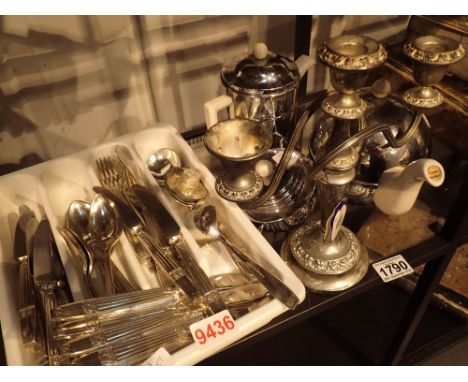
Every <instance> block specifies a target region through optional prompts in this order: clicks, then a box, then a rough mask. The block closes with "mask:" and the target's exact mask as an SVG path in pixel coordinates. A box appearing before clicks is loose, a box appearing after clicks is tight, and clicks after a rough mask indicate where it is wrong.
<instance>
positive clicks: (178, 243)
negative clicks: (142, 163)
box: [132, 184, 226, 313]
mask: <svg viewBox="0 0 468 382" xmlns="http://www.w3.org/2000/svg"><path fill="white" fill-rule="evenodd" d="M132 190H133V191H134V192H135V194H136V195H137V196H138V198H139V199H140V201H141V203H142V205H143V206H144V207H145V208H146V209H147V210H148V211H149V212H150V213H151V215H152V216H153V218H154V219H155V220H156V219H157V225H158V227H159V232H160V233H161V235H162V236H164V240H165V241H166V242H167V245H168V246H169V247H170V248H171V249H172V251H173V252H174V254H175V256H176V258H177V259H178V260H179V261H180V262H181V263H182V264H184V268H185V269H186V271H187V272H188V273H189V275H190V277H191V279H192V280H193V282H194V283H195V286H196V287H197V288H198V290H199V291H200V292H201V294H202V296H203V297H204V299H205V302H206V303H207V304H208V306H209V308H210V309H211V310H212V312H213V313H217V312H220V311H222V310H225V309H226V305H225V304H224V301H223V299H222V298H221V296H220V295H219V292H218V291H217V290H216V288H214V287H213V285H212V284H211V282H210V279H209V278H208V276H207V275H206V273H205V272H204V270H203V269H202V268H201V267H200V265H199V264H198V263H197V262H196V260H195V259H194V258H193V254H192V253H191V252H190V249H189V248H188V246H187V244H186V243H185V240H184V238H183V236H182V234H181V232H180V227H179V224H178V223H177V222H176V221H175V219H174V218H173V217H172V215H171V214H170V213H169V212H168V211H167V209H166V208H165V207H164V206H163V205H162V203H161V202H160V201H159V199H158V198H157V197H156V196H155V195H154V194H153V193H152V192H151V191H149V190H148V189H147V188H145V187H143V186H140V185H138V184H135V185H133V186H132ZM160 222H161V223H160Z"/></svg>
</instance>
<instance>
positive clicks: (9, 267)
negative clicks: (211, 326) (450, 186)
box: [0, 124, 305, 365]
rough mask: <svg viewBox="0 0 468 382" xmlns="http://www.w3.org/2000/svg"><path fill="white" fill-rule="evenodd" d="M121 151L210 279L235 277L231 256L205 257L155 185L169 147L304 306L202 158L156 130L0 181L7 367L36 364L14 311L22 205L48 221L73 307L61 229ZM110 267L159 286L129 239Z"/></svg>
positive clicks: (76, 282)
mask: <svg viewBox="0 0 468 382" xmlns="http://www.w3.org/2000/svg"><path fill="white" fill-rule="evenodd" d="M116 144H121V145H125V146H126V147H127V148H128V149H129V150H130V151H131V153H132V154H133V156H134V159H135V162H136V163H137V165H138V166H139V167H140V169H141V170H142V172H143V173H144V174H145V177H146V180H147V184H148V185H150V187H151V188H152V189H153V190H154V192H155V193H156V195H157V196H158V197H159V199H160V200H161V202H162V203H163V204H164V205H165V206H166V208H167V209H168V211H169V212H170V213H171V214H172V216H173V217H174V218H175V219H176V221H177V222H178V223H179V225H180V227H181V232H182V234H183V236H184V238H185V240H186V242H187V244H188V246H189V247H190V249H191V250H192V252H193V253H194V255H195V257H196V258H197V260H198V262H199V264H200V265H201V266H202V268H203V269H204V270H205V272H206V273H207V274H208V276H212V275H216V274H221V273H227V272H232V271H234V270H235V266H234V263H233V262H232V260H231V259H230V258H229V257H228V256H222V255H221V256H217V257H214V256H211V255H210V256H207V254H206V252H202V250H201V248H200V246H199V244H198V243H197V240H198V239H199V237H197V235H198V234H197V232H196V230H195V229H192V227H191V226H190V224H188V223H187V222H188V221H189V219H188V216H189V213H190V210H189V208H188V207H186V206H183V205H181V204H179V203H177V202H176V201H175V200H174V199H173V198H172V197H171V196H170V195H169V194H168V193H167V191H166V190H164V189H163V188H161V187H160V186H159V185H158V184H157V182H156V181H155V180H154V179H153V177H152V175H151V173H150V172H149V170H148V169H147V168H146V165H145V162H146V159H147V158H148V157H149V156H150V154H152V153H154V152H155V151H156V150H158V149H160V148H164V147H169V148H172V149H173V150H175V151H176V152H177V153H178V154H179V155H180V156H181V159H182V163H183V165H184V166H185V167H190V168H193V169H197V170H198V171H200V173H201V174H202V180H203V184H204V185H205V186H206V188H207V189H208V193H209V200H210V203H212V204H214V205H215V206H216V209H217V213H218V217H219V220H220V221H222V222H223V223H224V225H225V226H226V227H228V228H229V230H230V232H232V233H233V234H235V237H236V240H238V241H239V242H241V243H242V245H243V246H244V248H246V249H247V251H249V252H250V253H251V254H252V256H253V257H255V258H256V259H257V261H258V262H259V263H260V264H262V265H263V266H265V267H266V268H268V269H270V270H274V272H275V273H276V274H278V275H280V276H281V278H282V280H283V281H284V282H285V284H286V285H288V286H289V288H290V289H291V290H292V291H293V292H294V293H295V294H296V295H297V296H298V298H299V300H300V301H303V300H304V298H305V289H304V286H303V284H302V283H301V282H300V281H299V279H298V278H297V277H296V276H295V275H294V274H293V272H292V271H291V270H290V269H289V268H288V267H287V266H286V264H285V263H284V262H283V261H282V260H281V258H280V256H279V255H278V254H277V253H276V252H275V251H274V249H273V248H272V247H271V246H270V245H269V243H268V242H267V241H266V240H265V238H264V237H263V236H262V235H261V234H260V233H259V231H258V230H257V229H256V228H255V226H254V225H253V224H252V223H251V222H250V220H249V219H248V217H247V216H246V215H245V214H244V212H243V211H242V210H241V209H240V208H239V207H238V206H237V205H236V204H234V203H231V202H227V201H225V200H224V199H222V198H220V197H219V196H218V195H217V194H216V191H215V188H214V183H215V179H214V177H213V175H212V173H211V172H210V171H209V170H208V168H207V167H206V166H205V165H203V164H202V162H201V161H200V160H199V159H198V158H197V156H196V155H195V153H194V152H193V150H192V149H191V148H190V146H189V145H188V144H187V143H186V142H185V141H184V139H183V138H182V137H181V136H180V134H179V133H178V132H177V130H176V129H175V128H174V127H172V126H170V125H167V124H158V125H155V126H154V127H151V128H149V129H145V130H141V131H139V132H137V133H132V134H128V135H124V136H121V137H119V138H118V139H116V140H113V141H111V142H108V143H105V144H102V145H100V146H97V147H94V148H90V149H86V150H83V151H80V152H78V153H75V154H73V155H69V156H66V157H61V158H57V159H54V160H50V161H47V162H44V163H41V164H39V165H36V166H33V167H30V168H27V169H24V170H20V171H17V172H14V173H11V174H8V175H5V176H2V177H0V235H1V242H0V305H1V309H0V320H1V328H2V334H3V340H4V345H5V353H6V358H7V363H8V365H32V364H33V358H32V354H31V353H30V352H29V351H27V350H26V349H25V348H24V347H23V344H22V340H21V333H20V320H19V315H18V308H17V305H18V291H17V285H18V280H17V279H18V271H17V266H16V261H15V259H14V254H13V241H14V230H15V225H16V222H17V219H18V216H17V214H18V210H19V206H21V205H22V204H26V205H27V206H29V207H30V208H31V209H32V210H33V211H34V212H35V214H36V217H37V218H38V220H40V219H41V218H48V219H49V221H50V224H51V227H52V230H53V234H54V238H55V240H56V242H57V247H58V249H59V252H60V256H61V259H62V263H63V265H64V267H65V270H66V273H67V278H68V282H69V285H70V288H71V291H72V294H73V296H74V298H75V300H81V299H83V296H84V295H83V293H82V291H83V285H82V277H81V275H80V274H79V268H78V267H77V266H76V261H75V259H72V255H71V254H70V253H69V250H68V247H67V246H66V243H65V241H64V240H63V238H62V237H61V235H60V234H59V232H58V230H57V227H58V226H62V225H63V224H64V219H65V213H66V211H67V209H68V207H69V205H70V203H71V202H72V201H73V200H83V201H86V202H91V201H92V199H93V196H94V191H93V187H94V186H99V185H100V183H99V180H98V178H97V176H96V174H95V172H94V166H93V164H94V160H95V159H97V158H99V157H102V156H104V155H113V154H114V148H115V145H116ZM112 260H113V261H114V262H115V263H116V265H117V266H118V267H119V269H120V270H121V271H122V272H123V273H124V274H126V275H127V277H128V278H131V279H132V280H133V281H134V282H136V283H137V284H138V285H139V287H141V288H142V289H148V288H152V287H157V286H158V284H157V281H156V278H155V276H154V275H153V274H151V273H150V272H149V271H147V270H146V269H145V268H144V267H143V266H142V265H141V264H140V263H139V262H138V260H137V257H136V256H135V253H134V252H133V249H132V247H131V245H130V243H129V242H128V240H127V238H126V236H125V234H124V233H122V235H121V237H120V240H119V242H118V244H117V245H116V246H115V249H114V252H113V254H112ZM286 310H287V308H286V307H285V306H284V305H283V304H281V303H280V302H279V301H278V300H276V299H273V300H271V301H269V302H268V303H266V304H264V305H261V306H259V307H258V308H256V309H254V310H252V311H251V312H249V313H248V314H246V315H244V316H242V317H241V318H239V319H237V320H236V330H235V331H233V332H232V333H231V334H230V335H226V336H225V338H223V339H222V340H221V341H216V342H215V343H214V344H212V345H206V346H204V347H199V346H197V345H196V344H192V345H189V346H187V347H185V348H183V349H182V350H179V351H178V352H176V353H174V354H172V355H171V363H172V364H174V365H193V364H196V363H198V362H200V361H202V360H203V359H205V358H207V357H209V356H211V355H213V354H215V353H217V352H219V351H220V350H222V349H223V348H225V347H227V346H229V345H230V344H232V343H234V342H236V341H237V340H239V339H240V338H242V337H244V336H246V335H248V334H249V333H251V332H253V331H255V330H257V329H259V328H260V327H262V326H264V325H265V324H267V323H268V322H270V321H271V320H272V319H273V318H274V317H276V316H278V315H280V314H281V313H283V312H285V311H286Z"/></svg>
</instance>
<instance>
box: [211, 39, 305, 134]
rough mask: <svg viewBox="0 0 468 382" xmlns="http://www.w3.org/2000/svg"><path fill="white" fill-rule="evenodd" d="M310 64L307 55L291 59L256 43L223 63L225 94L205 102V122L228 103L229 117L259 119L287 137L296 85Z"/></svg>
mask: <svg viewBox="0 0 468 382" xmlns="http://www.w3.org/2000/svg"><path fill="white" fill-rule="evenodd" d="M311 64H312V60H311V59H310V57H308V56H301V57H299V59H298V60H297V61H296V62H294V61H292V60H290V59H289V58H287V57H284V56H281V55H279V54H276V53H273V52H270V51H269V50H268V47H267V46H266V45H265V44H263V43H257V44H256V45H255V47H254V49H253V51H252V52H250V53H249V54H247V55H244V56H241V57H236V58H234V59H233V60H231V61H229V62H227V63H225V64H224V65H223V68H222V70H221V74H220V76H221V81H222V83H223V85H224V87H225V88H226V94H227V95H226V96H220V97H217V98H215V99H213V100H211V101H208V102H207V103H206V104H205V116H206V119H207V124H208V125H213V124H214V123H213V121H214V120H217V117H216V115H217V113H218V112H219V111H220V110H221V109H224V108H227V107H229V109H230V118H233V117H239V118H245V119H250V120H253V121H256V122H261V123H263V124H264V125H265V126H266V127H268V128H270V130H271V132H272V133H273V134H279V135H281V136H282V137H284V138H288V137H289V135H290V132H291V131H292V129H293V120H294V113H295V106H296V92H297V88H298V86H299V83H300V80H301V78H302V76H303V75H304V74H305V72H306V71H307V70H308V69H309V67H310V66H311Z"/></svg>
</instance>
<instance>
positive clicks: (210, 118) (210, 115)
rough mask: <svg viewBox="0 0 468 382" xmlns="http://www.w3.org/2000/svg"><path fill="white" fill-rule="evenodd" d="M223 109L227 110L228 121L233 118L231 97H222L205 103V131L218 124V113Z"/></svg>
mask: <svg viewBox="0 0 468 382" xmlns="http://www.w3.org/2000/svg"><path fill="white" fill-rule="evenodd" d="M225 108H229V119H232V118H234V101H233V100H232V98H231V97H229V96H227V95H222V96H219V97H216V98H213V99H212V100H209V101H208V102H205V104H204V110H205V121H206V128H207V129H209V128H210V127H211V126H213V125H216V124H217V123H218V113H219V112H220V111H221V110H223V109H225Z"/></svg>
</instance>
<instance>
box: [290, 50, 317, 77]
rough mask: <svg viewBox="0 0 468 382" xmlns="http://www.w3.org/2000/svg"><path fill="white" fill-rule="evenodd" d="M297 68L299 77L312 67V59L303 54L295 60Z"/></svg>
mask: <svg viewBox="0 0 468 382" xmlns="http://www.w3.org/2000/svg"><path fill="white" fill-rule="evenodd" d="M295 63H296V66H297V69H298V70H299V77H300V78H302V77H303V76H304V74H306V72H307V71H308V70H309V69H310V68H311V67H312V65H313V64H314V63H315V61H314V59H313V58H312V57H310V56H306V55H305V54H303V55H302V56H300V57H299V58H298V59H297V60H296V61H295Z"/></svg>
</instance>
